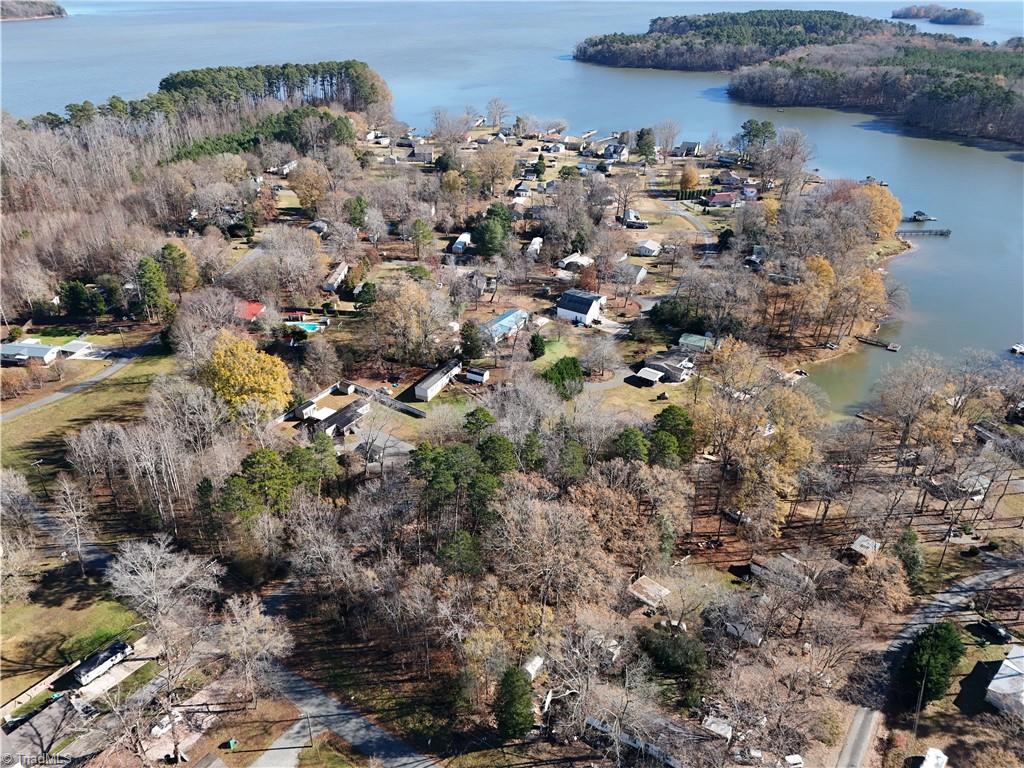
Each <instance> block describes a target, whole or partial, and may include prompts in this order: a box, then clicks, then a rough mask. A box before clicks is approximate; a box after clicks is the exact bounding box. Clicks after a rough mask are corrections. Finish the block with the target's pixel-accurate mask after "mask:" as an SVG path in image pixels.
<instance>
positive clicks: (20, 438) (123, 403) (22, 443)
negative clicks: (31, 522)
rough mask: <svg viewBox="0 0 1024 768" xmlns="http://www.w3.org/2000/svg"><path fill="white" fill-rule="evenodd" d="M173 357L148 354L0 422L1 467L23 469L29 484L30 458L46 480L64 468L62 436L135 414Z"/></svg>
mask: <svg viewBox="0 0 1024 768" xmlns="http://www.w3.org/2000/svg"><path fill="white" fill-rule="evenodd" d="M174 366H175V363H174V358H173V356H170V355H167V354H163V353H161V354H156V355H146V356H144V357H141V358H139V359H138V360H136V361H134V362H132V363H130V364H129V365H128V366H126V367H125V368H124V369H122V370H120V371H118V372H117V373H115V374H114V375H113V376H111V377H110V378H107V379H104V380H103V381H100V382H97V383H96V384H94V385H93V386H91V387H89V388H88V389H86V390H84V391H82V392H79V393H78V394H75V395H71V396H70V397H66V398H64V399H63V400H59V401H58V402H56V403H53V404H52V405H47V406H43V407H42V408H40V409H39V410H36V411H32V412H30V413H26V414H24V415H22V416H18V417H16V418H14V419H11V420H10V421H5V422H4V423H3V436H2V440H0V459H2V462H3V464H4V466H8V467H14V468H15V469H18V470H20V471H22V472H24V473H25V474H26V475H27V476H28V477H29V481H30V482H32V483H38V475H37V474H36V472H35V470H32V469H31V464H32V462H33V461H36V460H38V459H42V460H43V464H42V465H41V467H40V470H41V471H42V473H43V475H44V476H45V477H46V478H47V479H50V478H52V477H53V476H55V475H56V474H57V472H58V471H60V469H61V468H62V465H63V457H64V436H65V435H67V434H69V433H73V432H76V431H78V430H79V429H81V428H82V427H84V426H85V425H86V424H88V423H89V422H91V421H97V420H103V419H106V420H109V421H131V420H133V419H135V418H137V417H138V415H139V414H140V412H141V410H142V404H143V403H144V402H145V399H146V390H147V389H148V388H149V385H150V384H151V383H152V381H153V379H154V378H155V377H156V376H158V375H160V374H163V373H170V372H171V371H172V370H174Z"/></svg>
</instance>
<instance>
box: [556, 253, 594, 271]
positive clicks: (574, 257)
mask: <svg viewBox="0 0 1024 768" xmlns="http://www.w3.org/2000/svg"><path fill="white" fill-rule="evenodd" d="M593 263H594V260H593V259H592V258H591V257H590V256H584V255H583V254H582V253H580V252H579V251H576V252H575V253H570V254H569V255H568V256H566V257H565V258H564V259H561V260H559V262H558V265H559V266H560V267H567V266H569V265H570V264H582V265H583V266H584V267H589V266H590V265H591V264H593Z"/></svg>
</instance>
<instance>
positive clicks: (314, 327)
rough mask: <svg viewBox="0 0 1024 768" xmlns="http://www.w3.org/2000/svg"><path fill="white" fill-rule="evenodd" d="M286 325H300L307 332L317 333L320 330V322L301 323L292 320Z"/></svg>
mask: <svg viewBox="0 0 1024 768" xmlns="http://www.w3.org/2000/svg"><path fill="white" fill-rule="evenodd" d="M285 325H294V326H298V327H299V328H301V329H302V330H304V331H305V332H306V333H316V332H317V331H319V330H320V323H300V322H298V321H297V320H290V321H288V322H286V323H285Z"/></svg>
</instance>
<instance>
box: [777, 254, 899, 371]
mask: <svg viewBox="0 0 1024 768" xmlns="http://www.w3.org/2000/svg"><path fill="white" fill-rule="evenodd" d="M893 242H894V243H902V246H903V247H901V248H899V249H897V250H894V251H892V252H891V253H884V254H881V255H878V256H876V257H875V259H874V260H873V261H871V264H872V265H873V266H875V267H876V268H879V267H881V266H882V265H884V264H888V263H889V262H890V261H892V260H893V259H895V258H897V257H900V256H905V255H907V254H910V253H913V252H914V251H916V250H917V247H916V246H915V245H914V244H913V243H911V242H910V241H909V240H904V239H902V238H894V240H893ZM885 322H886V320H881V321H876V322H875V325H878V326H879V328H880V327H881V326H882V325H884V324H885ZM871 327H872V323H871V322H870V321H865V328H867V329H871ZM876 333H878V329H875V330H866V331H864V332H859V329H856V330H854V331H853V333H851V334H850V335H849V336H846V337H845V338H843V340H842V342H840V344H839V347H838V348H837V349H822V348H820V347H813V348H811V349H810V350H804V351H796V352H791V353H789V354H786V355H783V356H782V357H781V358H779V360H780V361H781V362H782V363H783V364H784V367H786V368H788V367H790V366H791V365H794V366H803V365H815V366H816V365H822V364H824V363H832V362H835V361H836V360H838V359H839V358H841V357H845V356H846V355H855V354H858V353H859V352H860V351H862V350H860V346H861V344H860V342H858V341H857V340H856V339H855V338H854V336H856V335H860V336H874V335H875V334H876ZM814 351H817V352H820V353H821V354H820V355H814V354H813V352H814Z"/></svg>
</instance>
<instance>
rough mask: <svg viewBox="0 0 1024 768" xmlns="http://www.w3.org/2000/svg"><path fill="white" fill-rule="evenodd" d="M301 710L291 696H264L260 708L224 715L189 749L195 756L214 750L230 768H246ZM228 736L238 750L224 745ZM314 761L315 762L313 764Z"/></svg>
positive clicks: (297, 716)
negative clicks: (234, 741) (276, 697)
mask: <svg viewBox="0 0 1024 768" xmlns="http://www.w3.org/2000/svg"><path fill="white" fill-rule="evenodd" d="M300 715H301V713H300V712H299V710H297V709H296V708H295V706H294V705H293V704H292V703H291V702H290V701H288V700H287V699H267V698H264V699H260V701H259V703H258V704H257V705H256V709H245V710H241V711H238V712H232V713H229V714H225V715H222V716H221V717H220V719H218V720H217V722H216V723H215V724H214V725H213V727H212V728H210V730H208V731H207V732H206V733H204V734H203V736H202V738H201V739H199V741H197V742H196V743H195V744H193V745H192V747H191V748H190V749H189V753H190V755H192V756H193V757H194V758H199V757H202V756H203V755H206V754H209V753H211V752H212V753H214V754H216V755H217V756H218V757H219V758H220V759H221V760H223V761H224V762H225V763H227V765H228V766H230V768H246V766H247V765H249V764H250V763H252V762H253V761H254V760H255V759H256V758H258V757H259V756H260V755H262V754H263V753H264V752H265V751H266V750H267V747H269V746H270V745H271V744H273V743H274V741H275V740H276V739H277V737H278V736H280V735H281V734H282V733H284V732H285V731H287V730H288V729H289V728H291V727H292V725H294V724H295V721H296V720H298V719H299V717H300ZM228 739H235V740H236V741H237V742H238V745H237V746H236V747H235V749H234V751H231V750H229V749H227V748H226V747H224V748H222V746H221V745H224V744H226V742H227V740H228ZM311 765H312V764H311Z"/></svg>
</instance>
